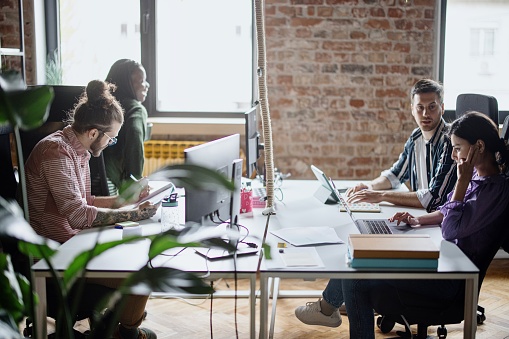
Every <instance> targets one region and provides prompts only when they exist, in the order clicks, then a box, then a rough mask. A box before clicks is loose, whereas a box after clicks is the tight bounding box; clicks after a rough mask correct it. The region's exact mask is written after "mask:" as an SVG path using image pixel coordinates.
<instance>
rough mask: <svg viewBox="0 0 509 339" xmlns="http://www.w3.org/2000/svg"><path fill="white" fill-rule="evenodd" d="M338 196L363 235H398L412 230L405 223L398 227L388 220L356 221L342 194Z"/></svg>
mask: <svg viewBox="0 0 509 339" xmlns="http://www.w3.org/2000/svg"><path fill="white" fill-rule="evenodd" d="M338 196H339V201H340V202H341V204H342V205H343V207H344V208H345V210H346V212H347V213H348V215H349V216H350V218H352V221H353V223H354V224H355V226H356V227H357V229H358V230H359V232H360V233H361V234H398V233H406V232H408V231H409V230H411V229H412V228H411V227H410V226H408V225H406V224H404V223H403V224H401V223H400V224H399V225H398V224H397V222H390V221H389V220H387V219H356V218H355V216H354V215H353V213H352V211H351V210H350V207H348V203H347V202H346V201H345V198H343V196H342V195H341V194H338Z"/></svg>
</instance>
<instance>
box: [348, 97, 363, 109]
mask: <svg viewBox="0 0 509 339" xmlns="http://www.w3.org/2000/svg"><path fill="white" fill-rule="evenodd" d="M350 106H352V107H355V108H361V107H364V100H361V99H351V100H350Z"/></svg>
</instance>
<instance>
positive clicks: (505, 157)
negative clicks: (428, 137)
mask: <svg viewBox="0 0 509 339" xmlns="http://www.w3.org/2000/svg"><path fill="white" fill-rule="evenodd" d="M448 134H449V137H451V135H455V136H457V137H459V138H461V139H465V140H466V141H468V142H469V143H470V144H471V145H473V144H475V143H476V142H477V140H482V141H484V144H485V147H486V149H487V150H488V151H489V152H491V153H492V154H493V155H494V157H495V159H494V161H496V162H497V164H498V165H499V166H500V168H501V171H503V172H505V171H506V170H507V169H509V151H508V148H507V145H506V143H505V141H504V139H502V138H500V136H499V134H498V126H497V125H496V124H495V123H494V122H493V121H492V120H491V119H490V118H489V117H488V116H487V115H486V114H483V113H480V112H476V111H470V112H467V113H465V114H464V115H462V116H461V117H459V118H458V119H456V120H454V121H453V122H452V124H451V126H450V127H449V133H448Z"/></svg>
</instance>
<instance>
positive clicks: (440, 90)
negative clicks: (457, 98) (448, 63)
mask: <svg viewBox="0 0 509 339" xmlns="http://www.w3.org/2000/svg"><path fill="white" fill-rule="evenodd" d="M421 93H435V94H436V95H437V96H438V100H439V101H440V102H439V103H440V104H442V103H443V102H444V86H442V84H440V83H439V82H438V81H435V80H431V79H421V80H419V81H417V82H416V83H415V84H414V86H413V87H412V89H411V91H410V100H411V101H412V103H413V102H414V96H415V95H416V94H421Z"/></svg>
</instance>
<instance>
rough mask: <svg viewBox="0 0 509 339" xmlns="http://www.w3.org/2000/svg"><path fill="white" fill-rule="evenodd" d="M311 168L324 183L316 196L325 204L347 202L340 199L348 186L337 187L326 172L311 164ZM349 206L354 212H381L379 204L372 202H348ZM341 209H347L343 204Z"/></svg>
mask: <svg viewBox="0 0 509 339" xmlns="http://www.w3.org/2000/svg"><path fill="white" fill-rule="evenodd" d="M311 170H312V171H313V173H314V175H315V177H316V179H318V181H319V182H320V184H322V186H320V187H319V188H318V190H317V191H316V193H315V198H317V199H318V200H320V201H322V202H323V203H325V204H337V203H340V204H341V205H343V204H345V202H344V201H343V202H341V201H340V200H339V195H340V193H343V192H346V190H347V189H346V188H343V189H337V188H336V186H334V185H333V182H332V180H331V179H330V178H328V177H327V176H326V175H325V173H324V172H323V171H322V170H321V169H319V168H318V167H316V166H314V165H311ZM346 204H348V207H349V208H350V210H351V211H353V212H381V211H382V209H381V208H380V205H379V204H376V203H370V202H355V203H351V202H349V203H346ZM339 209H340V211H346V210H345V208H344V207H343V206H340V207H339Z"/></svg>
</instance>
